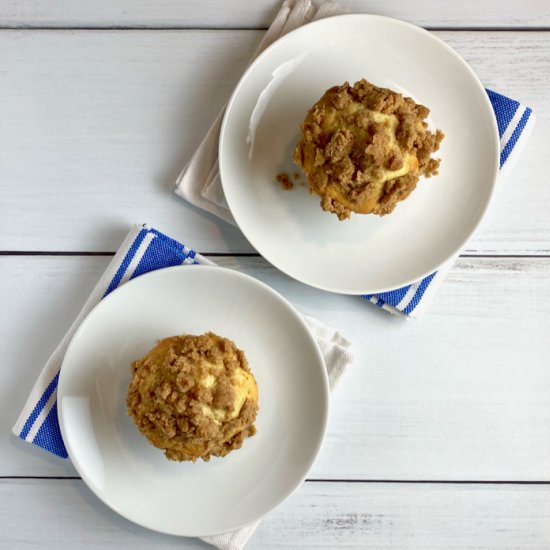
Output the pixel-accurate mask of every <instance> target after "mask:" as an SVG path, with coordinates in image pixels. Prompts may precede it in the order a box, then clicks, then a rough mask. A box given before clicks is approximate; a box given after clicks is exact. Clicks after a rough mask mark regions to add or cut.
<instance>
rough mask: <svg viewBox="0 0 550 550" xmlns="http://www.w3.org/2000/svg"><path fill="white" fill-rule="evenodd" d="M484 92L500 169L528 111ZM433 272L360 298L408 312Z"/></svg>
mask: <svg viewBox="0 0 550 550" xmlns="http://www.w3.org/2000/svg"><path fill="white" fill-rule="evenodd" d="M486 92H487V95H488V96H489V99H490V101H491V105H492V106H493V111H494V112H495V117H496V119H497V126H498V135H499V138H500V168H502V167H503V166H504V164H505V163H506V161H507V160H508V158H509V156H510V153H511V152H512V150H513V149H514V147H515V146H516V144H517V142H518V139H519V137H520V136H521V133H522V132H523V130H525V126H526V125H527V121H528V120H529V117H530V116H531V114H532V111H531V109H530V108H529V107H525V106H523V105H521V103H519V102H518V101H515V100H514V99H510V98H509V97H506V96H503V95H501V94H497V93H496V92H493V91H492V90H486ZM436 274H437V272H435V273H432V274H431V275H428V276H427V277H425V278H424V279H422V280H421V281H419V282H417V283H414V284H413V285H408V286H405V287H403V288H398V289H396V290H391V291H388V292H382V293H380V294H364V295H363V296H362V298H364V299H365V300H369V301H370V302H372V303H374V304H376V305H377V306H378V307H381V308H383V307H385V306H391V307H393V308H396V309H397V310H399V311H401V312H402V313H404V314H405V315H411V313H412V312H413V311H414V310H415V308H416V307H417V306H418V304H419V303H420V301H421V299H422V296H423V295H424V293H425V292H426V289H427V288H428V286H429V285H430V283H431V282H432V281H433V279H434V277H435V275H436Z"/></svg>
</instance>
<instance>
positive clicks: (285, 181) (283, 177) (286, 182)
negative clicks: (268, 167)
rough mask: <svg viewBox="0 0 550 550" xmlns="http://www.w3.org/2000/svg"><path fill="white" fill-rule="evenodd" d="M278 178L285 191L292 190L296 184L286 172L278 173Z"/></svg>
mask: <svg viewBox="0 0 550 550" xmlns="http://www.w3.org/2000/svg"><path fill="white" fill-rule="evenodd" d="M276 178H277V181H278V182H279V183H280V184H281V185H282V187H283V189H284V190H285V191H290V190H291V189H292V188H293V187H294V184H293V183H292V182H291V181H290V178H289V177H288V174H287V173H286V172H281V173H280V174H277V176H276Z"/></svg>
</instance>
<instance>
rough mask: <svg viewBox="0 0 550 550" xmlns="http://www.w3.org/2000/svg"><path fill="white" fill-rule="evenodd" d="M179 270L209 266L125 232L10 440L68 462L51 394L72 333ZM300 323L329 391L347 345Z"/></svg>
mask: <svg viewBox="0 0 550 550" xmlns="http://www.w3.org/2000/svg"><path fill="white" fill-rule="evenodd" d="M182 264H207V265H214V264H213V262H211V261H210V260H208V259H207V258H205V257H204V256H201V255H200V254H197V253H196V252H195V251H194V250H191V249H190V248H188V247H187V246H185V245H183V244H181V243H179V242H178V241H175V240H174V239H171V238H170V237H167V236H166V235H164V234H162V233H160V232H159V231H157V230H155V229H151V228H149V227H147V226H146V225H138V226H136V227H134V228H133V229H132V230H131V231H130V233H129V234H128V236H127V237H126V239H125V241H124V242H123V243H122V245H121V247H120V248H119V250H118V252H117V253H116V254H115V256H114V258H113V259H112V261H111V262H110V264H109V266H108V267H107V270H106V271H105V273H104V274H103V276H102V277H101V279H100V280H99V282H98V283H97V285H96V287H95V288H94V290H93V291H92V293H91V295H90V296H89V298H88V300H87V301H86V303H85V304H84V306H83V308H82V310H81V312H80V313H79V315H78V317H77V318H76V319H75V321H74V323H73V324H72V325H71V327H70V329H69V331H68V332H67V334H66V335H65V336H64V338H63V340H62V341H61V342H60V344H59V345H58V347H57V349H56V350H55V351H54V353H53V354H52V356H51V357H50V358H49V359H48V362H47V363H46V365H45V367H44V368H43V370H42V372H41V373H40V375H39V377H38V380H37V381H36V383H35V385H34V387H33V389H32V391H31V394H30V396H29V398H28V399H27V402H26V403H25V406H24V407H23V411H22V412H21V414H20V415H19V418H18V420H17V422H16V423H15V426H14V427H13V433H14V434H15V435H16V436H18V437H19V438H21V439H23V440H25V441H28V442H29V443H33V444H34V445H37V446H38V447H42V448H43V449H45V450H47V451H50V452H51V453H53V454H55V455H57V456H59V457H61V458H68V455H67V450H66V449H65V445H64V444H63V439H62V437H61V431H60V428H59V422H58V417H57V407H56V401H57V392H56V390H57V382H58V379H59V372H60V369H61V364H62V362H63V357H64V355H65V352H66V350H67V346H68V345H69V342H70V341H71V338H72V337H73V335H74V333H75V331H76V329H77V328H78V327H79V326H80V324H81V323H82V321H83V320H84V318H85V317H86V315H88V313H89V312H90V311H91V310H92V308H93V307H94V306H95V305H96V304H97V303H98V302H99V301H100V300H101V299H103V298H104V297H105V296H107V295H108V294H110V293H111V292H112V291H113V290H115V289H116V288H118V287H119V286H121V285H123V284H124V283H125V282H127V281H129V280H131V279H134V278H136V277H139V276H140V275H143V274H144V273H148V272H150V271H155V270H157V269H162V268H165V267H172V266H176V265H182ZM302 317H303V319H304V321H305V322H306V324H307V325H308V328H309V329H310V331H311V332H312V334H313V335H314V336H315V338H316V340H317V344H318V346H319V349H320V350H321V353H322V354H323V357H324V359H325V365H326V368H327V373H328V377H329V385H330V387H331V389H332V388H334V386H335V385H336V383H337V382H338V380H339V379H340V377H341V375H342V374H343V372H344V370H345V368H346V367H347V366H348V365H349V364H350V363H351V362H352V359H353V358H352V356H351V354H350V352H349V349H348V348H349V347H350V342H349V341H348V340H347V339H346V338H344V337H343V336H342V335H341V334H340V333H339V332H337V331H336V330H334V329H332V328H330V327H328V326H327V325H325V324H323V323H321V322H320V321H318V320H316V319H313V318H312V317H308V316H307V315H302Z"/></svg>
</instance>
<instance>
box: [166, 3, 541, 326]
mask: <svg viewBox="0 0 550 550" xmlns="http://www.w3.org/2000/svg"><path fill="white" fill-rule="evenodd" d="M347 11H348V10H347V9H346V8H344V7H343V6H341V5H340V4H338V3H337V2H334V1H332V0H329V1H326V2H324V3H323V4H321V6H320V7H318V8H316V7H314V6H313V5H312V4H311V2H310V0H285V2H284V3H283V5H282V7H281V9H280V10H279V13H278V14H277V16H276V17H275V20H274V21H273V23H272V24H271V26H270V27H269V30H268V31H267V33H266V35H265V36H264V39H263V40H262V42H261V44H260V46H259V47H258V49H257V50H256V52H255V54H254V56H253V59H254V58H255V57H256V56H257V55H258V54H259V53H261V52H262V51H263V50H264V49H265V48H266V47H267V46H269V45H270V44H271V43H272V42H274V41H275V40H277V39H278V38H279V37H281V36H283V35H284V34H286V33H287V32H290V31H292V30H294V29H296V28H297V27H299V26H301V25H303V24H305V23H308V22H310V21H312V20H315V19H322V18H323V17H328V16H332V15H340V14H343V13H346V12H347ZM487 94H488V95H489V99H490V101H491V104H492V106H493V110H494V112H495V117H496V119H497V124H498V130H499V136H500V174H499V178H498V187H500V186H501V185H502V181H503V180H504V178H505V177H506V175H507V173H508V172H509V171H510V169H511V167H512V166H513V164H514V162H515V161H516V159H517V158H518V157H519V155H520V153H521V150H522V149H523V147H524V145H525V143H526V141H527V138H528V136H529V134H530V132H531V129H532V128H533V126H534V123H535V116H534V114H533V112H532V111H531V109H530V108H529V107H526V106H525V105H521V104H520V103H519V102H517V101H515V100H513V99H510V98H508V97H506V96H503V95H501V94H497V93H496V92H493V91H491V90H487ZM222 118H223V111H222V112H221V113H220V114H219V115H218V117H217V118H216V120H215V122H214V124H213V125H212V127H211V128H210V130H209V131H208V133H207V134H206V137H205V138H204V140H203V141H202V143H201V144H200V146H199V148H198V149H197V151H196V152H195V154H194V155H193V157H192V158H191V160H190V162H189V164H187V166H186V167H185V168H184V169H183V171H182V173H181V174H180V176H179V178H178V180H177V182H176V187H175V193H176V194H178V195H179V196H181V197H183V198H184V199H186V200H187V201H189V202H190V203H191V204H193V205H195V206H198V207H199V208H203V209H204V210H207V211H208V212H211V213H212V214H214V215H216V216H218V217H220V218H222V219H223V220H225V221H227V222H228V223H231V224H233V225H236V223H235V220H234V218H233V216H232V215H231V212H230V211H229V209H228V206H227V203H226V200H225V197H224V194H223V189H222V185H221V181H220V177H219V172H218V138H219V133H220V127H221V122H222ZM457 257H458V254H457V255H456V256H454V257H453V258H451V259H450V260H449V261H448V262H446V263H445V264H443V265H442V266H440V268H439V269H438V271H437V272H435V273H432V274H430V275H428V276H427V277H425V278H424V279H422V280H420V281H417V282H416V283H413V284H411V285H407V286H405V287H403V288H398V289H394V290H391V291H388V292H384V293H379V294H376V295H372V294H368V295H364V296H362V297H363V298H365V299H366V300H368V301H370V302H372V303H374V304H375V305H377V306H378V307H380V308H382V309H385V310H387V311H389V312H390V313H395V314H398V315H403V316H405V317H419V316H420V315H421V314H422V313H423V312H424V311H426V309H427V307H428V306H429V304H430V302H431V300H432V298H433V297H434V296H435V295H436V293H437V290H438V289H439V287H440V285H441V283H442V282H443V280H444V279H445V277H446V275H447V273H448V272H449V270H450V269H451V267H452V266H453V265H454V263H455V261H456V259H457Z"/></svg>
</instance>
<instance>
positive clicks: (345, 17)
mask: <svg viewBox="0 0 550 550" xmlns="http://www.w3.org/2000/svg"><path fill="white" fill-rule="evenodd" d="M360 19H363V20H365V21H367V20H369V21H383V22H385V23H390V24H393V25H397V26H401V27H406V28H409V29H411V30H414V31H415V32H418V33H419V34H423V35H425V36H427V37H428V38H429V39H430V40H432V41H433V42H434V43H437V44H438V45H439V46H443V48H444V49H445V50H446V51H447V52H448V53H449V54H450V55H452V56H453V57H454V58H455V59H456V60H457V61H458V62H459V63H460V64H461V65H462V66H463V68H464V69H466V72H467V73H469V75H470V77H471V78H472V81H473V82H474V84H475V85H476V87H477V89H478V91H479V92H480V94H479V97H480V100H481V101H482V103H484V105H485V110H486V111H487V112H488V113H489V114H490V115H491V116H489V120H490V121H491V126H492V132H491V133H492V135H493V138H494V139H493V144H492V145H493V147H492V149H493V159H492V164H493V166H492V175H491V178H490V182H489V183H488V186H489V194H488V198H487V200H486V203H485V205H484V206H483V208H482V211H481V213H480V215H479V218H478V219H477V221H476V222H475V223H474V224H473V226H472V228H471V230H470V231H469V232H468V233H467V235H466V237H465V238H464V239H463V242H461V243H460V244H459V246H457V247H455V248H453V249H452V250H451V251H450V252H449V253H447V254H446V256H445V258H444V259H443V260H442V261H440V262H439V263H438V264H437V265H435V266H432V267H430V268H429V269H425V270H424V271H423V272H422V273H421V275H419V276H414V277H412V278H411V277H409V278H407V279H406V280H404V282H402V283H399V284H398V285H390V286H382V287H373V288H367V289H365V288H362V289H361V290H359V289H357V288H341V287H340V288H338V287H334V286H333V285H325V284H314V283H312V282H308V281H306V280H305V278H298V277H297V276H296V275H295V274H293V273H289V271H288V270H287V268H283V267H282V266H281V265H280V263H279V262H278V261H273V258H272V255H269V257H268V256H264V254H263V252H262V251H260V249H259V248H258V247H257V246H256V244H255V239H254V237H253V236H252V238H251V237H250V235H249V232H247V231H245V230H244V229H243V227H242V225H241V223H240V222H239V220H238V219H237V217H236V216H235V214H234V211H233V209H232V208H231V200H232V199H230V198H229V196H228V194H227V192H226V185H225V184H224V177H223V175H222V171H223V166H224V153H223V148H224V143H225V139H226V137H227V136H226V130H227V125H228V123H229V122H228V121H229V118H230V115H231V111H232V108H233V105H234V103H235V101H236V98H237V95H238V94H239V91H240V89H241V88H242V86H243V85H244V83H245V82H246V80H247V79H248V78H249V75H250V73H252V72H253V71H254V70H255V68H256V66H257V65H258V64H259V63H261V62H262V60H263V59H264V58H265V57H266V56H267V55H269V54H270V53H271V52H272V51H273V50H275V49H277V48H280V47H281V44H283V43H284V42H285V41H287V40H290V39H291V37H293V36H296V35H299V34H301V33H304V34H305V33H306V32H308V31H309V30H310V29H311V28H312V26H321V25H323V24H324V25H326V24H329V23H328V22H333V21H335V20H339V21H349V20H360ZM339 24H340V23H339ZM342 24H344V25H345V23H342ZM217 152H218V167H219V175H220V182H221V186H222V189H223V192H224V196H225V200H226V202H227V206H228V208H229V211H230V212H231V215H232V216H233V219H234V220H235V223H236V225H237V227H238V228H239V229H240V231H241V232H242V233H243V235H244V236H245V238H246V239H247V240H248V242H249V243H250V244H251V245H252V246H253V247H254V249H255V250H257V251H258V252H259V253H260V254H261V255H262V257H264V258H265V259H266V260H267V261H268V262H269V263H270V264H272V265H273V266H274V267H276V268H277V269H279V270H280V271H282V272H283V273H285V275H288V276H289V277H291V278H292V279H294V280H296V281H299V282H301V283H303V284H306V285H308V286H311V287H313V288H317V289H319V290H324V291H328V292H333V293H335V294H343V295H354V296H357V295H363V294H381V293H385V292H391V291H392V290H396V289H399V288H402V287H405V286H408V285H412V284H414V283H418V282H420V281H422V280H423V279H425V278H426V277H427V276H429V275H431V274H432V273H434V272H436V271H438V270H439V269H440V268H441V267H442V266H443V265H445V264H446V263H447V262H450V261H451V260H452V259H453V258H454V257H455V256H456V255H458V254H460V252H461V250H463V249H464V247H465V246H466V245H467V243H468V242H469V241H470V239H471V238H472V235H473V234H474V233H475V231H476V230H477V229H478V227H479V225H480V224H481V222H482V221H483V219H484V218H485V216H486V214H487V210H488V209H489V206H490V205H491V203H492V201H493V198H494V195H495V189H496V183H497V179H498V175H499V168H500V138H499V133H498V126H497V121H496V117H495V116H494V111H493V108H492V105H491V101H490V100H489V97H488V95H487V93H486V91H485V87H484V86H483V83H482V82H481V80H480V79H479V77H478V76H477V75H476V73H475V72H474V70H473V69H472V68H471V67H470V65H469V64H468V63H467V62H466V60H465V59H464V58H463V57H462V56H461V55H460V54H459V53H458V52H457V51H456V50H455V49H454V48H452V47H451V46H450V45H449V44H447V43H446V42H445V41H443V40H442V39H441V38H439V37H438V36H436V35H435V34H434V33H433V32H431V31H429V30H427V29H424V28H423V27H420V26H418V25H415V24H413V23H409V22H408V21H403V20H401V19H397V18H394V17H388V16H385V15H374V14H368V13H348V14H342V15H333V16H330V17H325V18H322V19H318V20H316V21H312V22H310V23H307V24H305V25H302V26H301V27H298V28H296V29H294V30H292V31H290V32H288V33H287V34H285V35H283V36H282V37H280V38H279V39H277V40H275V42H273V43H272V44H270V45H269V46H268V47H267V48H266V49H265V50H264V51H262V52H261V53H260V54H259V55H258V56H257V57H256V58H255V59H254V60H253V61H252V62H251V63H250V65H249V66H248V67H247V68H246V70H245V72H244V74H243V75H242V76H241V78H240V79H239V81H238V83H237V85H236V86H235V89H234V90H233V92H232V94H231V96H230V98H229V101H228V103H227V105H226V107H225V111H224V115H223V119H222V123H221V127H220V134H219V142H218V150H217ZM241 221H242V220H241Z"/></svg>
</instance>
